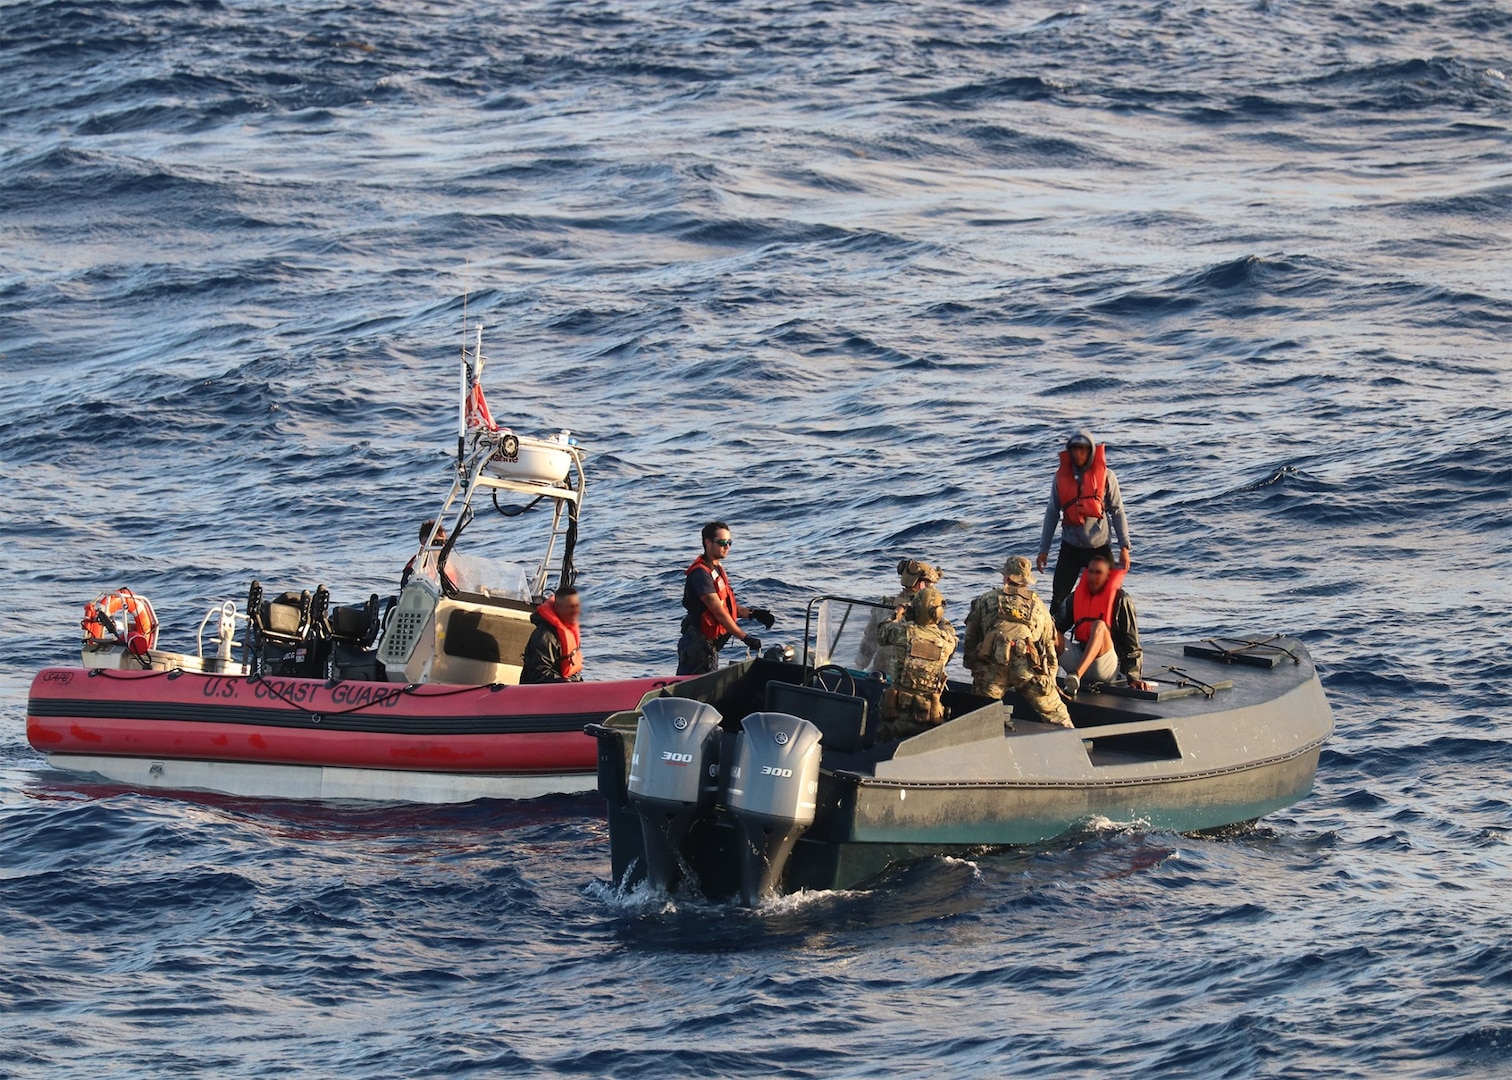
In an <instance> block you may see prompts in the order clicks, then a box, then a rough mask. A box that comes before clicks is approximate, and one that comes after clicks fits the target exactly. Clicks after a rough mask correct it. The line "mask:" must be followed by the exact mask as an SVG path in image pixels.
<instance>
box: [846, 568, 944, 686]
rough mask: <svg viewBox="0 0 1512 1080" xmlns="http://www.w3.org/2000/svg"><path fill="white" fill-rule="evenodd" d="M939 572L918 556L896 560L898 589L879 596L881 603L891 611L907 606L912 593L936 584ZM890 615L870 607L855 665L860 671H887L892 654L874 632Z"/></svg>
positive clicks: (885, 611)
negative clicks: (870, 614) (917, 557)
mask: <svg viewBox="0 0 1512 1080" xmlns="http://www.w3.org/2000/svg"><path fill="white" fill-rule="evenodd" d="M941 573H942V571H941V570H940V568H939V567H937V566H931V565H930V564H929V563H927V562H924V561H922V560H920V559H899V560H898V591H897V592H896V593H893V594H892V595H891V596H884V597H882V601H881V602H882V603H883V604H885V605H886V606H887V608H889V609H892V610H893V611H896V609H898V608H900V607H907V606H908V605H909V604H911V603H912V602H913V598H914V596H915V595H916V594H917V593H918V592H919V590H920V589H923V588H925V587H926V586H929V585H938V584H939V583H940V576H941ZM891 614H892V611H887V610H883V609H882V608H874V609H872V617H871V618H870V619H869V620H868V621H867V624H866V629H865V630H863V631H862V633H861V648H860V650H859V651H858V653H857V655H856V667H858V668H860V669H861V670H862V671H886V670H887V665H888V662H889V660H890V658H891V653H890V650H889V649H888V648H887V647H884V646H883V645H881V644H880V643H879V642H878V640H877V635H878V632H879V631H880V630H881V628H882V624H883V623H884V622H886V621H887V619H888V618H889V616H890V615H891Z"/></svg>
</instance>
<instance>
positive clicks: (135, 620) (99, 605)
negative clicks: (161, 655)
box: [79, 588, 158, 655]
mask: <svg viewBox="0 0 1512 1080" xmlns="http://www.w3.org/2000/svg"><path fill="white" fill-rule="evenodd" d="M107 619H108V620H109V623H108V624H107V621H106V620H107ZM79 625H80V627H81V628H82V629H83V630H84V643H85V644H86V645H90V644H116V643H124V644H125V645H126V647H127V648H128V649H130V650H131V651H132V652H134V653H137V654H138V655H140V654H142V653H145V652H146V651H147V650H148V649H152V648H156V647H157V637H158V621H157V613H156V612H154V611H153V610H152V602H151V601H150V600H148V599H147V598H146V597H145V596H138V595H137V594H136V593H134V592H132V591H131V590H130V589H124V588H123V589H117V590H116V591H115V592H108V593H101V594H100V595H99V596H97V597H96V598H95V599H93V600H91V601H90V602H89V603H87V604H85V605H84V620H83V621H82V622H81V623H80V624H79ZM111 626H114V627H115V629H114V631H113V632H112V630H111V629H110V627H111Z"/></svg>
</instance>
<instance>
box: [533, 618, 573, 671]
mask: <svg viewBox="0 0 1512 1080" xmlns="http://www.w3.org/2000/svg"><path fill="white" fill-rule="evenodd" d="M536 614H537V615H539V616H540V617H541V618H542V619H543V620H545V622H546V625H547V626H549V627H551V628H552V629H553V630H555V631H556V636H557V641H558V642H560V643H561V646H562V659H561V661H560V662H559V663H558V664H557V673H558V674H560V675H561V676H562V678H564V679H570V678H572V677H573V676H574V675H576V674H578V673H579V672H580V671H582V670H583V650H582V648H581V647H580V646H581V643H582V635H581V633H580V632H579V630H578V628H577V627H576V626H568V625H567V624H566V623H565V622H563V621H562V617H561V616H560V615H558V614H557V613H556V608H555V607H553V606H552V604H551V601H550V600H548V601H546V602H545V603H544V604H542V605H541V606H540V607H538V608H536Z"/></svg>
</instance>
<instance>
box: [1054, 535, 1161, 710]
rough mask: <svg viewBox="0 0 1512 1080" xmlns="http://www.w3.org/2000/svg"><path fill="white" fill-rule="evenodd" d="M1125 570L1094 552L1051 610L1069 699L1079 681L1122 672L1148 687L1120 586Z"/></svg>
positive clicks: (1133, 619)
mask: <svg viewBox="0 0 1512 1080" xmlns="http://www.w3.org/2000/svg"><path fill="white" fill-rule="evenodd" d="M1127 574H1128V571H1127V570H1122V569H1120V570H1114V569H1113V560H1112V558H1111V557H1110V556H1108V555H1107V554H1105V553H1103V552H1096V553H1094V554H1093V555H1092V556H1091V558H1090V559H1089V561H1088V562H1087V568H1086V569H1085V570H1083V571H1082V574H1081V580H1079V581H1078V582H1077V583H1076V588H1075V589H1074V590H1072V592H1071V594H1070V595H1069V596H1067V597H1066V598H1065V599H1064V600H1062V601H1061V603H1060V606H1059V607H1057V608H1056V609H1055V629H1056V630H1057V632H1058V633H1059V635H1060V636H1059V637H1057V638H1056V643H1055V651H1056V652H1057V653H1058V654H1059V656H1060V667H1061V677H1062V683H1063V685H1064V688H1065V692H1066V696H1067V697H1075V696H1076V694H1077V692H1078V691H1079V690H1080V689H1081V684H1082V682H1083V681H1086V682H1089V683H1110V682H1112V681H1113V680H1114V679H1115V678H1117V677H1118V675H1119V673H1120V672H1122V674H1123V677H1124V679H1125V681H1127V682H1128V684H1129V686H1131V687H1133V688H1134V689H1135V690H1148V689H1150V684H1149V683H1147V682H1145V681H1144V679H1143V678H1141V674H1140V672H1141V666H1142V665H1143V663H1144V652H1143V650H1142V649H1140V647H1139V621H1138V616H1137V614H1136V612H1135V610H1134V601H1133V600H1131V599H1129V594H1128V593H1126V592H1125V591H1124V589H1123V579H1124V577H1125V576H1126V575H1127Z"/></svg>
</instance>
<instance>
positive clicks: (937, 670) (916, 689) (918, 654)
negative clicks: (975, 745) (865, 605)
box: [877, 585, 956, 742]
mask: <svg viewBox="0 0 1512 1080" xmlns="http://www.w3.org/2000/svg"><path fill="white" fill-rule="evenodd" d="M877 640H878V643H879V644H881V645H883V646H890V647H891V649H892V651H891V653H890V655H889V661H888V663H889V668H888V670H887V672H886V675H887V677H888V681H889V684H890V685H889V686H888V689H887V692H886V693H884V694H883V695H882V728H881V730H880V732H879V733H878V737H879V738H880V739H881V740H882V741H883V742H891V741H893V740H895V739H907V738H909V737H911V736H913V735H917V734H919V733H920V732H922V731H928V730H929V729H930V728H932V727H936V726H938V725H939V724H941V723H942V722H943V721H944V720H945V705H944V703H943V702H942V701H941V700H940V694H941V692H943V691H944V689H945V665H946V663H947V662H948V661H949V660H950V657H951V655H952V654H953V653H954V652H955V647H956V632H955V627H953V626H951V625H950V622H949V620H947V619H946V618H945V601H944V599H943V598H941V596H940V590H939V589H936V588H935V587H934V586H933V585H926V586H925V587H924V588H922V589H920V590H919V591H918V592H917V593H915V594H914V596H913V599H912V600H911V601H910V602H909V605H908V608H907V617H906V618H905V617H904V609H903V608H899V609H898V610H897V613H896V614H895V615H894V616H893V618H892V619H891V620H889V621H888V622H885V623H883V624H882V626H881V628H880V629H879V630H878V631H877Z"/></svg>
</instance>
